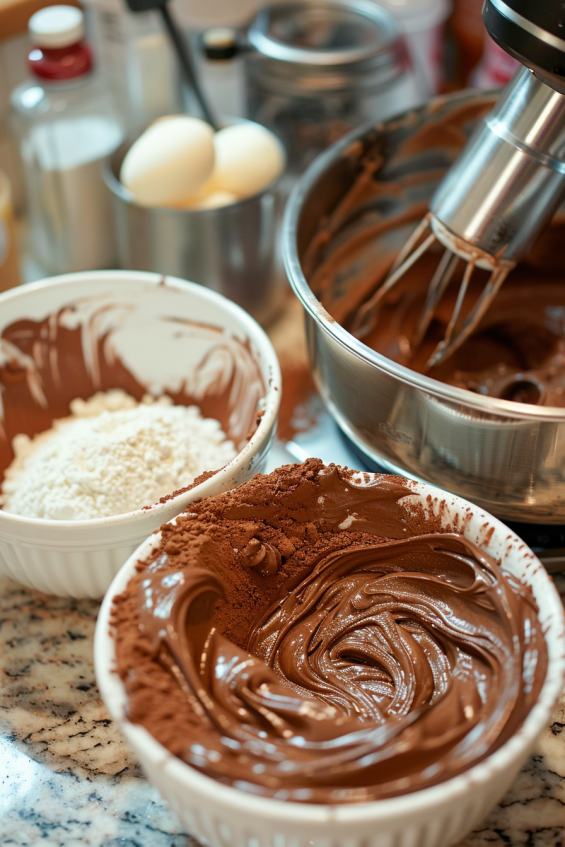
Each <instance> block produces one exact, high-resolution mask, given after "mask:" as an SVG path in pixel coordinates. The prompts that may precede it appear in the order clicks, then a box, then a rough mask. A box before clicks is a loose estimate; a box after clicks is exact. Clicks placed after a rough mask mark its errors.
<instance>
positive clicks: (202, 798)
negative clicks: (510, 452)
mask: <svg viewBox="0 0 565 847" xmlns="http://www.w3.org/2000/svg"><path fill="white" fill-rule="evenodd" d="M536 605H537V607H538V608H537V609H536ZM563 627H564V620H563V611H562V607H561V605H560V600H559V597H558V595H557V593H556V591H555V589H554V587H553V586H552V584H551V581H550V579H549V578H548V576H547V574H546V573H545V571H544V570H543V567H542V566H541V564H540V563H539V562H538V561H537V560H536V559H535V557H534V556H533V554H532V553H531V552H530V551H529V550H528V549H527V548H526V547H525V545H523V544H522V543H521V542H520V541H519V539H518V538H517V537H516V536H515V535H514V534H513V533H510V532H509V531H508V530H507V528H506V527H504V526H503V525H502V524H500V523H499V522H498V521H497V520H495V519H494V518H491V516H489V515H487V514H485V513H484V512H482V511H481V510H480V509H477V508H476V507H473V506H471V505H470V504H468V503H465V502H464V501H462V500H460V499H459V498H456V497H452V496H451V495H445V494H442V493H441V492H439V491H438V490H437V489H434V488H432V487H430V486H427V485H423V484H420V483H415V482H409V481H408V480H406V479H402V478H399V477H390V476H382V475H375V474H368V473H360V472H357V471H348V470H346V469H343V468H336V467H335V466H330V467H324V466H323V465H322V463H321V462H319V461H318V460H309V461H308V462H306V463H305V464H304V465H293V466H287V467H285V468H279V469H278V470H277V471H274V472H273V473H272V474H270V475H268V476H261V475H258V476H256V477H254V478H253V479H252V480H251V481H250V482H248V483H245V484H244V485H242V486H240V487H239V488H238V489H235V490H234V491H231V492H227V493H225V494H223V495H220V496H218V497H214V498H208V499H204V500H202V501H200V502H198V503H195V504H193V505H192V506H191V508H190V511H188V512H186V513H184V514H183V515H181V516H179V517H178V518H177V519H176V520H175V521H173V522H171V523H170V524H168V525H166V526H164V527H162V529H161V531H160V533H157V534H156V535H155V536H153V537H152V538H150V539H148V540H147V542H145V544H144V545H142V547H140V548H139V550H138V551H137V553H136V554H135V555H134V556H132V557H131V559H130V560H129V561H128V563H127V564H126V565H125V566H124V568H123V570H122V572H121V573H120V574H119V575H118V577H117V578H116V580H115V582H114V584H113V585H112V587H111V588H110V591H109V594H108V595H107V597H106V599H105V602H104V604H103V607H102V610H101V613H100V617H99V621H98V626H97V632H96V638H95V662H96V671H97V678H98V682H99V685H100V689H101V692H102V695H103V697H104V699H105V701H106V704H107V706H108V708H109V710H110V713H111V714H112V716H113V717H114V718H115V719H116V720H118V721H119V722H120V723H121V726H122V729H123V731H124V733H125V735H126V737H127V739H128V741H129V742H130V744H131V745H132V746H133V748H134V749H135V751H136V753H137V755H138V756H139V758H140V760H141V762H142V764H143V766H144V767H145V769H146V770H147V773H148V775H149V777H150V778H151V779H152V780H153V781H154V782H155V784H156V786H157V787H158V788H159V789H160V790H161V792H162V793H163V795H164V796H165V798H166V799H167V800H168V801H169V802H170V803H171V805H172V807H173V808H174V809H175V811H177V813H178V814H179V816H180V818H181V820H182V822H183V823H184V824H185V825H186V826H187V827H188V829H189V831H190V832H191V834H193V835H195V836H196V837H199V838H201V839H203V840H205V841H206V843H209V844H211V845H213V847H216V845H218V847H219V845H224V844H225V843H226V841H228V840H229V843H230V844H234V845H236V847H239V845H244V844H248V843H249V841H250V840H252V841H253V843H255V841H256V842H257V843H262V844H277V843H288V842H289V841H290V840H291V839H292V842H293V843H295V840H296V844H297V845H306V844H310V845H315V847H318V845H320V847H321V845H322V844H326V843H327V840H328V839H329V840H330V841H331V842H332V843H345V842H346V843H348V844H351V845H354V847H357V845H360V844H367V845H371V847H372V845H375V847H376V845H383V844H391V843H394V844H398V845H399V847H407V846H408V845H413V844H418V845H419V847H442V845H445V844H449V843H453V842H454V841H455V840H456V839H458V838H460V837H462V836H463V835H464V833H465V832H466V831H468V830H469V829H471V828H472V827H473V826H474V825H475V823H477V822H478V819H479V818H480V817H482V816H483V815H484V814H486V812H487V811H488V809H489V808H490V807H491V806H492V805H494V803H495V802H496V801H497V799H498V798H500V796H501V795H502V794H503V793H504V790H505V789H506V787H507V786H508V783H509V781H510V780H511V779H512V778H513V777H514V775H515V773H516V770H517V769H518V767H519V766H520V761H523V758H525V756H526V755H527V752H528V749H530V747H531V745H532V743H533V742H534V740H535V738H536V736H537V733H538V732H539V731H540V729H541V728H542V727H543V725H544V723H545V721H547V720H548V718H549V715H550V711H551V707H552V703H553V701H554V699H555V698H556V697H557V696H558V694H559V693H560V691H561V686H562V675H563V669H564V658H563V647H564V641H563ZM546 650H547V656H546ZM546 662H548V663H547V664H546ZM165 748H166V749H167V750H168V753H167V752H166V749H165ZM171 754H174V755H173V756H171ZM383 800H384V802H382V801H383ZM281 801H283V802H281ZM227 833H229V835H228V834H227Z"/></svg>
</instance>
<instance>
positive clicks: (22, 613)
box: [0, 577, 565, 847]
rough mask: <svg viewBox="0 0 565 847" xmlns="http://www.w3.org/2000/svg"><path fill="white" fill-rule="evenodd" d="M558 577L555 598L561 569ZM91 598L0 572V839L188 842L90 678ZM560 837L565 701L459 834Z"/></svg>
mask: <svg viewBox="0 0 565 847" xmlns="http://www.w3.org/2000/svg"><path fill="white" fill-rule="evenodd" d="M556 581H557V583H558V585H559V587H560V590H561V591H562V594H563V595H564V596H565V578H563V577H558V578H557V580H556ZM97 612H98V604H97V603H94V602H91V601H72V600H62V599H58V598H54V597H46V596H44V595H42V594H37V593H35V592H32V591H26V590H25V589H23V588H21V587H19V586H17V585H16V584H15V583H12V582H9V581H7V580H0V655H1V657H2V661H1V670H0V844H1V845H2V847H4V845H17V847H28V845H36V844H42V845H61V847H74V845H82V844H86V845H96V847H137V845H139V847H186V846H187V845H190V844H192V845H195V842H194V841H193V839H191V838H190V836H189V835H188V834H187V833H185V832H183V831H182V830H181V829H180V826H179V824H178V823H177V821H176V819H175V817H174V815H173V814H172V813H170V812H168V811H167V809H166V807H165V805H164V803H163V802H162V801H161V800H160V798H159V795H158V794H157V792H156V791H155V790H154V789H153V788H152V787H151V786H150V785H149V783H148V782H147V781H146V780H145V779H144V778H143V775H142V774H141V772H140V771H139V768H138V767H137V765H136V762H135V760H134V758H133V756H132V755H131V754H130V753H129V752H128V750H127V748H126V746H125V744H124V742H123V741H122V740H121V738H120V736H119V734H118V732H117V731H116V729H115V727H114V726H113V724H112V722H111V721H110V720H109V718H108V716H107V714H106V711H105V709H104V706H103V704H102V702H101V700H100V697H99V694H98V690H97V687H96V683H95V679H94V669H93V663H92V639H93V634H94V626H95V622H96V614H97ZM464 844H465V847H486V845H489V846H491V845H501V847H502V845H508V844H510V845H516V847H518V845H530V847H563V845H565V702H564V704H563V708H561V709H560V710H558V711H557V712H556V713H555V715H554V717H553V722H552V724H551V726H550V727H549V728H548V730H547V732H546V733H545V735H544V736H543V738H542V739H541V740H540V743H539V746H538V751H537V752H536V754H535V755H534V756H533V757H532V758H531V759H530V761H529V762H528V764H527V765H526V767H525V768H524V770H523V771H522V773H521V774H520V776H519V777H518V779H517V781H516V783H515V785H514V787H513V789H512V790H511V791H510V792H509V794H508V795H507V796H506V798H505V799H504V801H503V802H502V804H501V805H500V806H499V807H498V808H497V809H496V810H495V811H494V812H493V813H492V815H491V816H490V817H489V818H488V820H486V821H485V822H484V824H483V826H482V827H481V828H480V829H479V830H478V831H477V832H475V833H473V834H472V835H470V836H469V837H468V838H467V839H466V840H465V842H464Z"/></svg>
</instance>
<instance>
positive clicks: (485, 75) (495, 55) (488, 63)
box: [471, 30, 520, 90]
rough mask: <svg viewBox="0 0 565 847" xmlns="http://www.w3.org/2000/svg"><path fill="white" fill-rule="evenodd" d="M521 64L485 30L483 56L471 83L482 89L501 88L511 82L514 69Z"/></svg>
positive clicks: (474, 86)
mask: <svg viewBox="0 0 565 847" xmlns="http://www.w3.org/2000/svg"><path fill="white" fill-rule="evenodd" d="M519 66H520V62H518V60H517V59H513V58H512V56H509V55H508V53H506V51H505V50H503V49H502V47H499V46H498V44H497V43H496V41H493V40H492V38H489V36H488V35H487V32H486V30H485V49H484V52H483V58H482V59H481V61H480V62H479V64H478V65H477V67H476V68H475V70H474V71H473V73H472V75H471V84H472V86H473V88H480V89H482V90H488V89H490V88H500V87H501V86H503V85H506V84H507V83H508V82H510V80H511V78H512V77H513V76H514V71H515V70H516V68H518V67H519Z"/></svg>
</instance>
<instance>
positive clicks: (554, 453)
mask: <svg viewBox="0 0 565 847" xmlns="http://www.w3.org/2000/svg"><path fill="white" fill-rule="evenodd" d="M494 100H495V98H494V96H493V95H479V94H470V93H467V94H463V95H458V96H455V97H447V98H443V99H435V100H433V101H431V102H429V103H427V104H424V105H423V106H421V107H419V108H417V109H415V110H411V111H409V112H406V113H404V114H403V115H400V116H399V117H397V118H396V119H393V120H391V121H388V122H387V123H385V124H380V125H377V126H373V125H371V126H364V127H361V128H360V129H359V130H356V131H355V132H354V133H352V134H350V135H348V136H346V137H345V138H343V139H342V140H340V141H339V142H338V143H337V144H335V145H334V146H332V147H331V148H330V149H329V150H327V151H326V152H325V153H323V154H322V155H321V156H319V157H318V158H317V159H316V160H315V161H314V163H313V164H312V165H311V166H310V168H309V169H308V170H307V171H306V173H305V174H304V176H303V177H302V178H301V180H300V182H299V183H298V185H297V186H296V188H295V190H294V192H293V194H292V195H291V197H290V200H289V203H288V205H287V209H286V214H285V221H284V227H283V229H284V232H283V252H284V261H285V267H286V271H287V274H288V276H289V279H290V282H291V284H292V286H293V289H294V291H295V293H296V294H297V296H298V297H299V298H300V300H301V302H302V304H303V306H304V309H305V317H306V332H307V339H308V350H309V357H310V364H311V367H312V371H313V374H314V378H315V381H316V384H317V386H318V389H319V391H320V393H321V395H322V397H323V399H324V401H325V403H326V405H327V407H328V409H329V411H330V412H331V414H332V415H333V417H334V418H335V419H336V421H337V423H338V424H339V426H340V427H341V429H342V430H343V431H344V432H345V433H346V435H347V436H349V438H350V439H351V440H352V441H353V443H354V444H355V445H356V446H357V447H358V448H359V449H360V450H361V451H362V453H363V454H364V455H365V456H367V457H368V458H369V460H372V461H373V462H375V463H377V464H379V465H381V466H383V467H385V468H386V469H388V470H390V471H392V472H395V473H396V472H399V473H403V474H406V475H408V476H411V477H412V478H415V479H420V480H424V481H427V482H431V483H434V484H435V485H438V486H440V487H443V488H446V489H448V490H450V491H452V492H454V493H456V494H458V495H460V496H462V497H465V498H467V499H469V500H472V501H474V502H475V503H477V504H479V505H481V506H483V507H484V508H485V509H487V510H488V511H490V512H493V513H494V514H495V515H498V516H500V517H502V518H506V519H508V520H516V521H522V522H528V523H551V524H560V523H565V409H560V408H550V407H539V406H533V405H527V404H524V403H516V402H512V401H507V400H499V399H496V398H492V397H486V396H482V395H479V394H474V393H472V392H471V391H467V390H465V389H460V388H455V387H453V386H450V385H446V384H443V383H441V382H438V381H437V380H435V379H431V378H430V377H427V376H423V375H421V374H418V373H416V372H414V371H411V370H409V369H408V368H406V367H403V366H401V365H399V364H396V363H395V362H393V361H391V360H390V359H387V358H386V357H384V356H382V355H380V354H379V353H376V352H375V351H374V350H371V349H370V348H369V347H367V346H366V345H365V344H363V342H362V341H359V340H358V339H356V338H354V337H353V336H352V335H351V334H350V333H349V332H347V330H346V329H344V328H343V327H342V326H341V325H340V324H339V323H338V322H337V321H336V320H335V319H334V318H332V317H331V316H330V315H329V314H328V312H327V311H326V310H325V308H324V307H323V306H322V304H321V302H320V300H319V299H318V297H317V296H316V294H315V293H314V291H313V290H312V288H311V287H310V285H309V282H308V279H307V278H306V276H305V267H306V265H307V266H308V267H307V271H306V272H307V275H308V277H309V278H310V279H312V274H313V271H315V268H316V253H315V252H314V254H312V249H311V246H310V245H311V242H312V238H313V236H314V235H315V234H316V233H317V232H319V230H320V228H321V227H322V226H324V224H325V222H327V221H330V222H331V215H332V213H333V212H334V210H336V208H337V207H338V204H339V203H340V201H342V200H343V198H344V195H345V194H346V192H347V191H348V189H349V188H350V187H351V186H352V185H353V183H354V182H355V180H356V179H357V177H358V176H359V174H360V172H361V170H362V166H361V164H360V160H361V158H362V156H363V155H364V154H365V153H366V152H367V151H369V150H373V151H375V150H377V151H378V152H379V153H380V155H382V165H381V166H380V168H379V170H378V173H377V176H376V177H375V178H377V179H379V180H381V181H384V182H385V183H386V182H387V180H388V181H391V180H394V179H396V180H397V183H398V178H400V182H401V183H402V185H403V188H402V190H401V191H391V192H387V191H384V192H383V193H382V195H381V196H377V197H376V198H374V199H373V200H372V202H371V204H370V208H367V209H365V210H364V213H363V214H364V215H365V217H366V220H365V224H366V223H367V222H370V223H371V222H372V223H375V221H377V222H378V221H379V220H386V218H387V216H392V215H394V216H396V215H401V214H402V212H403V210H406V209H408V208H409V207H410V206H413V205H414V204H415V203H418V202H419V203H422V201H424V202H425V201H427V200H429V199H430V197H431V195H432V193H433V191H434V189H435V187H436V185H437V184H438V181H439V179H440V178H441V174H442V173H443V171H445V169H446V168H447V167H448V166H449V164H450V163H451V162H452V161H453V160H454V158H455V157H456V155H457V153H458V150H459V149H460V148H461V145H462V144H463V137H462V135H461V134H460V135H461V139H460V140H459V141H457V139H456V138H454V137H451V136H453V134H451V136H450V133H449V131H447V130H446V126H447V125H448V124H449V119H450V116H451V115H454V114H456V112H457V110H460V108H461V106H465V107H467V106H470V107H474V106H476V107H477V108H476V109H475V110H474V114H473V115H472V116H471V117H470V118H469V120H468V121H467V122H466V123H465V124H464V126H462V129H463V130H464V133H465V134H467V135H468V134H469V133H470V132H471V131H472V129H473V128H474V126H475V125H476V122H477V120H478V119H479V115H480V113H481V110H482V112H483V113H485V112H486V111H488V109H489V108H490V107H491V106H492V104H493V103H494ZM470 111H471V112H473V108H471V109H470ZM422 128H426V129H429V133H428V137H429V143H428V144H427V146H425V149H424V150H421V149H420V150H415V149H412V148H411V145H410V139H411V138H413V137H414V133H415V132H416V131H418V130H420V129H422ZM436 137H437V144H435V143H434V140H433V139H434V138H436ZM412 174H418V175H419V176H418V179H411V175H412ZM365 224H364V223H363V221H362V220H361V221H349V222H348V226H349V228H350V231H354V229H355V227H357V228H358V227H360V226H363V225H365ZM411 225H412V226H413V224H411ZM406 231H407V230H406V228H404V229H399V230H395V231H391V232H388V233H385V234H381V235H377V236H375V238H374V239H372V240H371V241H370V242H368V244H367V248H366V252H365V254H364V255H363V256H361V257H358V261H357V264H363V263H370V262H376V261H378V260H379V257H381V260H382V256H383V254H384V252H386V251H389V252H390V251H391V250H392V249H398V247H399V245H400V244H401V243H402V240H403V239H404V238H405V236H406ZM333 237H334V238H336V239H339V238H340V237H341V238H342V239H343V238H344V235H343V233H336V234H334V236H333ZM309 247H310V250H309ZM321 252H323V250H322V251H321ZM308 254H310V256H308ZM353 270H356V269H355V268H353ZM343 284H344V280H343V279H341V278H340V277H339V276H337V277H334V278H333V280H332V281H331V285H332V286H333V287H334V291H333V292H332V294H333V295H335V298H336V299H337V300H339V297H340V296H341V292H340V290H339V287H340V286H342V285H343Z"/></svg>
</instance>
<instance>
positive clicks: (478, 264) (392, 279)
mask: <svg viewBox="0 0 565 847" xmlns="http://www.w3.org/2000/svg"><path fill="white" fill-rule="evenodd" d="M436 243H439V244H440V245H442V246H443V247H445V250H444V253H443V255H442V257H441V259H440V260H439V263H438V265H437V268H436V270H435V272H434V274H433V276H432V278H431V280H430V284H429V286H428V289H427V293H426V300H425V303H424V307H423V309H422V313H421V315H420V319H419V321H418V325H417V327H416V331H415V333H414V335H413V337H412V338H411V339H410V340H409V341H410V349H411V351H412V352H413V353H414V352H415V351H416V350H418V348H419V347H420V345H421V344H422V341H423V340H424V337H425V335H426V332H427V330H428V328H429V326H430V324H431V322H432V319H433V317H434V314H435V312H436V309H437V307H438V304H439V302H440V300H441V298H442V296H443V294H444V293H445V291H446V290H447V287H448V285H449V283H450V282H451V280H452V279H453V277H454V274H455V271H456V270H457V268H458V267H459V265H460V263H461V261H463V262H466V263H467V266H466V268H465V270H464V272H463V277H462V279H461V283H460V285H459V292H458V294H457V297H456V300H455V306H454V308H453V312H452V314H451V317H450V319H449V321H448V323H447V326H446V329H445V334H444V337H443V338H442V340H441V341H440V342H439V343H438V344H437V346H436V348H435V350H434V351H433V353H432V355H431V356H430V357H429V359H428V361H427V362H426V366H425V370H426V371H427V370H430V369H431V368H433V367H435V366H436V365H439V363H440V362H443V361H445V359H447V358H448V357H449V356H451V354H452V353H454V352H455V351H456V350H457V349H458V348H459V347H460V346H461V345H462V344H463V342H464V341H466V339H467V338H468V337H469V336H470V335H471V333H472V332H473V331H474V330H475V329H476V327H477V326H478V324H479V323H480V321H481V319H482V317H483V316H484V314H485V313H486V312H487V310H488V308H489V306H490V304H491V303H492V301H493V300H494V298H495V297H496V295H497V293H498V291H499V290H500V288H501V286H502V284H503V282H504V280H505V279H506V277H507V276H508V274H509V273H510V271H511V270H512V268H513V267H515V265H516V262H514V261H509V260H505V259H504V258H503V257H497V256H491V255H490V254H489V253H486V252H485V251H484V250H481V249H479V248H477V247H473V245H471V244H469V243H467V242H466V241H464V240H463V239H462V238H459V237H457V236H456V235H454V234H453V233H452V232H450V231H449V230H448V229H447V227H445V226H444V225H443V224H442V223H441V221H439V220H438V219H437V218H436V217H435V215H434V214H433V213H432V212H428V214H427V215H426V216H425V217H424V218H423V219H422V220H421V221H420V223H419V224H418V226H417V227H416V229H415V230H414V232H413V233H412V235H411V236H410V238H409V239H408V240H407V241H406V243H405V245H404V247H403V248H402V250H401V251H400V252H399V254H398V256H397V257H396V260H395V262H394V264H393V265H392V267H391V269H390V270H389V272H388V274H387V276H386V277H385V279H384V280H383V282H382V283H381V285H380V286H379V288H377V290H376V291H375V292H374V294H373V295H372V296H371V297H370V298H369V299H368V300H366V301H365V303H363V304H362V306H360V308H359V309H358V310H357V313H356V315H355V318H354V320H353V323H352V325H351V332H352V333H353V335H355V336H356V337H357V338H360V339H363V338H364V337H365V336H366V335H367V334H368V333H369V332H371V330H372V329H373V328H374V326H375V324H376V322H377V320H378V316H379V309H380V306H381V304H382V303H383V301H384V299H385V297H386V296H387V295H388V294H389V292H390V291H391V290H392V289H393V288H394V287H395V286H396V285H398V284H399V282H400V280H401V279H402V278H403V277H404V275H405V274H406V272H407V271H408V270H409V269H410V268H411V267H412V266H413V265H415V264H416V262H417V261H418V260H419V259H421V258H422V256H423V255H424V253H426V252H427V251H428V250H430V249H431V248H432V247H433V246H434V245H435V244H436ZM476 268H481V269H483V270H486V271H489V272H490V276H489V278H488V280H487V283H486V285H485V287H484V289H483V291H482V293H481V294H480V296H479V298H478V299H477V301H476V303H475V304H474V305H473V306H472V308H471V309H470V311H469V312H468V314H466V315H465V316H464V317H463V318H462V319H461V315H462V313H463V305H464V302H465V298H466V295H467V292H468V290H469V284H470V282H471V278H472V276H473V273H474V271H475V269H476Z"/></svg>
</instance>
